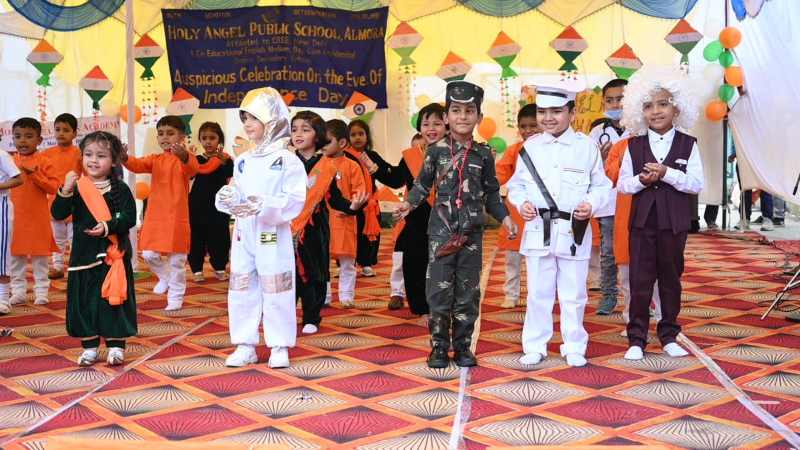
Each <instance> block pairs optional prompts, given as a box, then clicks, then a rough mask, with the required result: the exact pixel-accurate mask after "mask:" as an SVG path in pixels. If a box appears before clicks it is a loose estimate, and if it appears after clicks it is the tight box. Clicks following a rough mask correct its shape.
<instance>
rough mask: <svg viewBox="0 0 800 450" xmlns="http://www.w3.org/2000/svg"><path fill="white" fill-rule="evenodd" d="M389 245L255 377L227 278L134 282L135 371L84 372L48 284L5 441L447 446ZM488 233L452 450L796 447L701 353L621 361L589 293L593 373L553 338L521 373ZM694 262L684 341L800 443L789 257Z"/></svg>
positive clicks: (450, 393) (759, 251)
mask: <svg viewBox="0 0 800 450" xmlns="http://www.w3.org/2000/svg"><path fill="white" fill-rule="evenodd" d="M383 238H384V239H383V242H384V244H383V246H382V251H381V257H380V260H381V264H379V265H378V266H377V267H376V268H375V269H376V272H377V276H376V277H375V278H361V277H359V278H358V288H357V307H356V309H350V310H347V309H341V308H339V306H338V303H335V304H334V305H333V307H330V308H326V309H325V310H324V319H323V323H322V327H321V330H320V332H319V333H318V334H316V335H312V336H303V337H300V338H299V341H298V346H297V347H296V348H294V349H293V350H292V351H291V356H292V367H291V368H289V369H285V370H271V369H269V368H267V366H266V364H265V362H266V359H267V356H268V355H267V353H266V350H265V349H263V348H261V349H259V356H260V362H259V364H257V365H253V366H250V367H246V368H241V369H229V368H225V367H224V359H225V356H226V355H227V354H228V353H230V351H231V346H230V342H229V339H228V332H227V331H228V328H227V316H226V300H225V299H226V289H227V285H226V283H225V282H217V281H216V280H214V281H206V282H204V283H193V282H191V281H190V282H189V287H188V290H187V295H186V301H185V306H184V309H182V310H180V311H177V312H170V313H165V312H164V311H163V310H162V308H163V307H164V305H165V299H164V297H163V296H156V295H154V294H152V293H151V292H150V290H151V289H152V287H153V284H154V279H153V278H152V277H150V278H145V279H142V280H141V281H139V282H137V294H138V306H139V333H140V335H139V336H138V337H137V338H135V339H132V340H131V341H130V342H129V349H128V351H127V352H126V357H127V363H128V366H126V367H125V368H111V367H108V366H107V365H106V364H105V363H99V364H97V365H95V366H93V367H91V368H79V367H77V366H76V364H75V360H76V358H77V356H78V354H79V352H80V350H79V344H78V341H77V340H75V339H72V338H69V337H67V336H66V332H65V329H64V307H65V297H64V296H65V287H66V286H65V281H57V282H54V283H53V286H52V288H51V297H50V298H51V303H50V304H49V305H46V306H34V305H32V303H29V304H28V305H25V306H18V307H15V309H14V311H13V313H12V314H10V315H8V316H4V317H2V318H0V326H5V327H13V328H14V333H13V335H12V336H9V337H3V338H0V443H2V444H0V445H2V446H3V448H25V449H46V448H48V447H49V444H48V438H49V437H52V436H56V435H59V436H69V437H74V438H83V439H92V440H107V441H108V443H109V445H110V444H111V442H112V441H136V440H144V441H167V440H170V441H181V440H186V441H199V442H209V441H215V442H220V443H224V442H227V443H232V444H239V445H232V446H231V448H237V447H239V446H241V447H246V446H247V445H252V444H283V445H285V446H286V448H293V449H313V448H336V449H344V448H358V449H378V448H380V449H444V448H448V442H449V441H450V438H451V432H452V430H453V428H454V416H455V414H456V409H457V405H459V383H460V375H461V373H460V370H459V369H458V368H456V367H450V368H448V369H441V370H432V369H428V368H427V366H426V365H425V362H424V361H425V356H426V354H427V349H428V342H427V331H426V329H425V328H424V327H422V326H420V324H419V320H418V319H417V318H416V317H413V316H411V315H410V313H408V311H407V310H401V311H389V310H387V309H386V302H387V300H388V293H389V286H388V276H389V271H390V265H391V245H390V243H389V242H388V238H389V235H387V234H384V236H383ZM495 239H496V236H495V234H494V233H493V232H490V233H488V234H487V236H486V244H487V245H486V250H485V254H484V259H485V265H484V268H488V269H489V270H490V273H489V276H488V283H487V289H486V291H485V298H484V301H483V304H482V318H481V325H480V330H481V332H480V339H479V343H478V357H479V360H480V367H478V368H475V369H472V370H470V371H469V372H468V374H465V375H467V376H466V378H468V384H467V385H466V396H465V398H464V401H463V402H462V408H461V412H462V416H461V419H462V422H463V423H464V426H463V433H462V436H463V437H462V439H463V440H462V441H461V442H460V443H459V444H460V445H459V447H460V448H467V449H482V448H490V447H493V448H497V447H506V446H525V445H547V446H554V445H563V446H567V447H570V448H577V447H578V446H591V445H598V446H600V445H603V446H622V445H626V446H636V445H642V446H654V445H661V446H663V447H666V448H697V449H723V448H732V447H735V448H764V449H767V448H768V449H778V448H789V447H790V446H789V444H788V443H787V442H785V441H784V440H783V439H782V437H781V435H779V434H778V433H776V432H775V431H773V430H772V429H771V428H770V427H768V426H767V425H765V424H764V422H762V421H761V420H760V419H759V418H758V417H757V416H755V415H753V414H752V413H750V412H749V411H748V410H747V409H745V407H744V406H743V405H742V403H740V402H739V401H738V400H737V399H736V398H735V397H734V396H733V395H732V394H731V392H730V390H728V389H726V388H725V386H724V385H723V384H721V383H720V382H719V381H718V380H717V379H716V378H715V377H714V376H713V375H712V373H711V372H710V371H709V370H708V369H707V368H706V366H705V365H703V363H702V362H701V360H699V359H698V358H696V357H694V356H691V357H686V358H680V359H672V358H667V357H664V356H663V355H662V354H661V350H660V348H659V346H658V345H657V343H656V342H652V344H654V345H652V346H650V347H649V348H648V350H649V351H650V352H651V353H648V354H647V357H646V358H645V359H644V360H643V361H638V362H630V361H626V360H625V359H623V358H622V355H623V353H624V351H625V349H626V340H625V338H623V337H622V336H620V331H621V330H622V329H623V325H622V317H621V314H620V311H621V306H618V307H617V312H616V313H615V314H613V315H611V316H596V315H595V314H594V311H595V307H596V306H597V301H598V294H597V293H596V292H592V293H591V298H590V306H589V308H587V315H586V328H587V330H588V331H589V333H590V343H589V350H588V355H587V356H588V357H589V362H590V363H589V365H587V366H586V367H583V368H569V367H568V366H566V365H565V363H564V361H563V359H562V358H561V357H559V356H558V354H557V348H558V343H559V341H560V338H559V336H558V333H556V336H555V337H554V339H553V342H552V345H551V348H550V350H551V353H550V355H549V356H548V358H547V359H546V360H545V361H544V362H543V363H542V364H540V365H538V366H536V367H524V366H521V365H520V364H519V363H518V362H517V358H518V357H519V356H520V351H521V348H520V336H521V325H522V321H523V318H524V311H525V310H524V306H520V307H517V308H515V309H512V310H506V309H502V308H500V307H499V304H500V303H501V301H502V299H503V294H502V285H503V277H504V264H505V262H504V255H503V253H502V252H495V251H492V248H493V247H494V245H493V244H494V241H495ZM686 260H687V268H686V273H685V275H684V278H683V284H684V299H683V301H684V305H683V311H682V314H681V323H682V325H683V330H684V333H685V334H686V336H687V337H688V338H689V339H691V340H692V341H693V342H694V343H695V344H696V345H697V346H698V347H699V348H701V349H702V350H703V352H705V354H707V355H708V356H710V357H711V358H713V360H714V361H715V362H716V363H717V364H718V365H719V367H721V368H722V369H723V370H724V371H725V373H727V375H728V376H729V377H730V379H732V380H733V381H734V383H735V385H736V386H738V388H740V389H741V390H742V392H744V393H745V394H746V396H748V397H749V398H750V399H752V401H753V402H754V403H755V404H757V405H759V406H761V407H762V408H764V409H765V410H766V411H767V412H768V413H769V414H771V415H772V416H774V417H775V418H777V420H779V421H780V422H781V423H783V424H785V425H786V426H787V427H788V428H789V429H791V430H793V431H794V432H797V431H798V430H800V325H799V324H794V323H792V322H788V321H786V320H785V319H784V318H783V313H781V312H777V313H773V314H772V315H770V316H769V317H768V318H767V319H766V320H763V321H762V320H760V319H759V317H760V315H761V313H762V312H763V310H764V307H763V306H760V305H762V304H763V302H765V301H769V300H771V299H772V297H773V295H774V293H775V292H776V291H777V290H778V289H780V288H781V287H782V286H783V285H784V284H785V282H786V281H787V280H786V279H785V278H783V277H782V276H781V272H782V270H781V269H780V266H781V265H782V264H783V263H784V256H783V254H782V253H781V252H780V251H778V250H776V249H775V248H773V247H771V246H768V245H760V244H758V243H756V242H754V241H752V240H747V239H735V238H732V237H725V236H721V235H694V236H692V237H691V238H690V240H689V245H688V248H687V257H686ZM207 275H208V276H210V273H209V274H207ZM335 284H336V283H335V282H334V285H335ZM523 286H524V282H523ZM523 292H524V289H523ZM523 296H524V294H523ZM556 329H557V328H556ZM101 386H102V387H101ZM456 428H457V429H460V428H461V427H460V426H458V424H457V425H456ZM109 448H111V447H109Z"/></svg>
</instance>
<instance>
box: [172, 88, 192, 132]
mask: <svg viewBox="0 0 800 450" xmlns="http://www.w3.org/2000/svg"><path fill="white" fill-rule="evenodd" d="M198 109H200V100H198V99H197V97H195V96H194V95H192V94H190V93H189V91H187V90H186V89H184V88H178V89H175V93H173V94H172V100H171V101H170V102H169V105H167V113H168V114H172V115H173V116H178V117H180V118H181V120H183V123H184V124H185V125H186V134H187V135H191V133H192V131H191V128H190V127H189V122H190V121H191V120H192V116H194V113H196V112H197V110H198Z"/></svg>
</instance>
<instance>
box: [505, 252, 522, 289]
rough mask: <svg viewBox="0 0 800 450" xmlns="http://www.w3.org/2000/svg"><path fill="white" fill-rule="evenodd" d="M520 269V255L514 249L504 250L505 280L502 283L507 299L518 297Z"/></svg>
mask: <svg viewBox="0 0 800 450" xmlns="http://www.w3.org/2000/svg"><path fill="white" fill-rule="evenodd" d="M521 269H522V255H521V254H520V253H519V252H515V251H514V250H506V281H505V283H503V293H505V295H506V299H507V300H514V301H517V300H518V299H519V279H520V271H521Z"/></svg>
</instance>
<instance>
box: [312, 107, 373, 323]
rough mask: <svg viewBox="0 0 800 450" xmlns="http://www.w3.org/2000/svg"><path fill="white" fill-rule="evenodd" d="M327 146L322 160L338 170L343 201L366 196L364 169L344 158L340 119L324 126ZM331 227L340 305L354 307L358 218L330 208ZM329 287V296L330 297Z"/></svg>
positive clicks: (344, 129) (343, 129)
mask: <svg viewBox="0 0 800 450" xmlns="http://www.w3.org/2000/svg"><path fill="white" fill-rule="evenodd" d="M325 129H326V131H327V135H328V140H329V142H328V145H326V146H325V147H324V148H323V149H322V151H323V153H324V154H325V156H324V157H323V159H325V158H330V159H331V160H332V162H333V164H334V165H335V166H336V170H337V174H336V186H337V187H338V188H339V191H341V193H342V196H343V197H344V198H353V195H355V194H356V193H360V192H366V191H367V186H366V183H365V182H364V175H363V173H362V171H361V166H359V164H358V163H357V162H355V161H353V160H352V159H350V158H348V157H346V156H345V154H344V149H345V148H346V147H347V126H346V125H345V123H344V122H342V121H341V120H339V119H333V120H329V121H328V122H327V123H326V124H325ZM328 209H329V211H330V219H329V221H330V227H331V247H330V249H331V258H334V259H336V260H338V261H339V302H340V303H341V304H342V306H343V307H345V308H352V307H353V306H355V300H354V299H355V291H356V252H357V247H358V235H357V230H358V223H357V220H356V216H353V215H349V214H346V213H343V212H341V211H337V210H335V209H333V208H330V205H329V207H328ZM330 292H331V290H330V286H329V287H328V293H330Z"/></svg>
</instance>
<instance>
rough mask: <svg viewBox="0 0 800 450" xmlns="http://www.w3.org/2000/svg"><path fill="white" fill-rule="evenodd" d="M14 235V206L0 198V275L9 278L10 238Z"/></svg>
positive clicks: (6, 199)
mask: <svg viewBox="0 0 800 450" xmlns="http://www.w3.org/2000/svg"><path fill="white" fill-rule="evenodd" d="M13 235H14V205H13V204H12V203H11V197H9V196H8V195H5V196H0V275H5V276H11V258H12V257H11V236H13Z"/></svg>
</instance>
